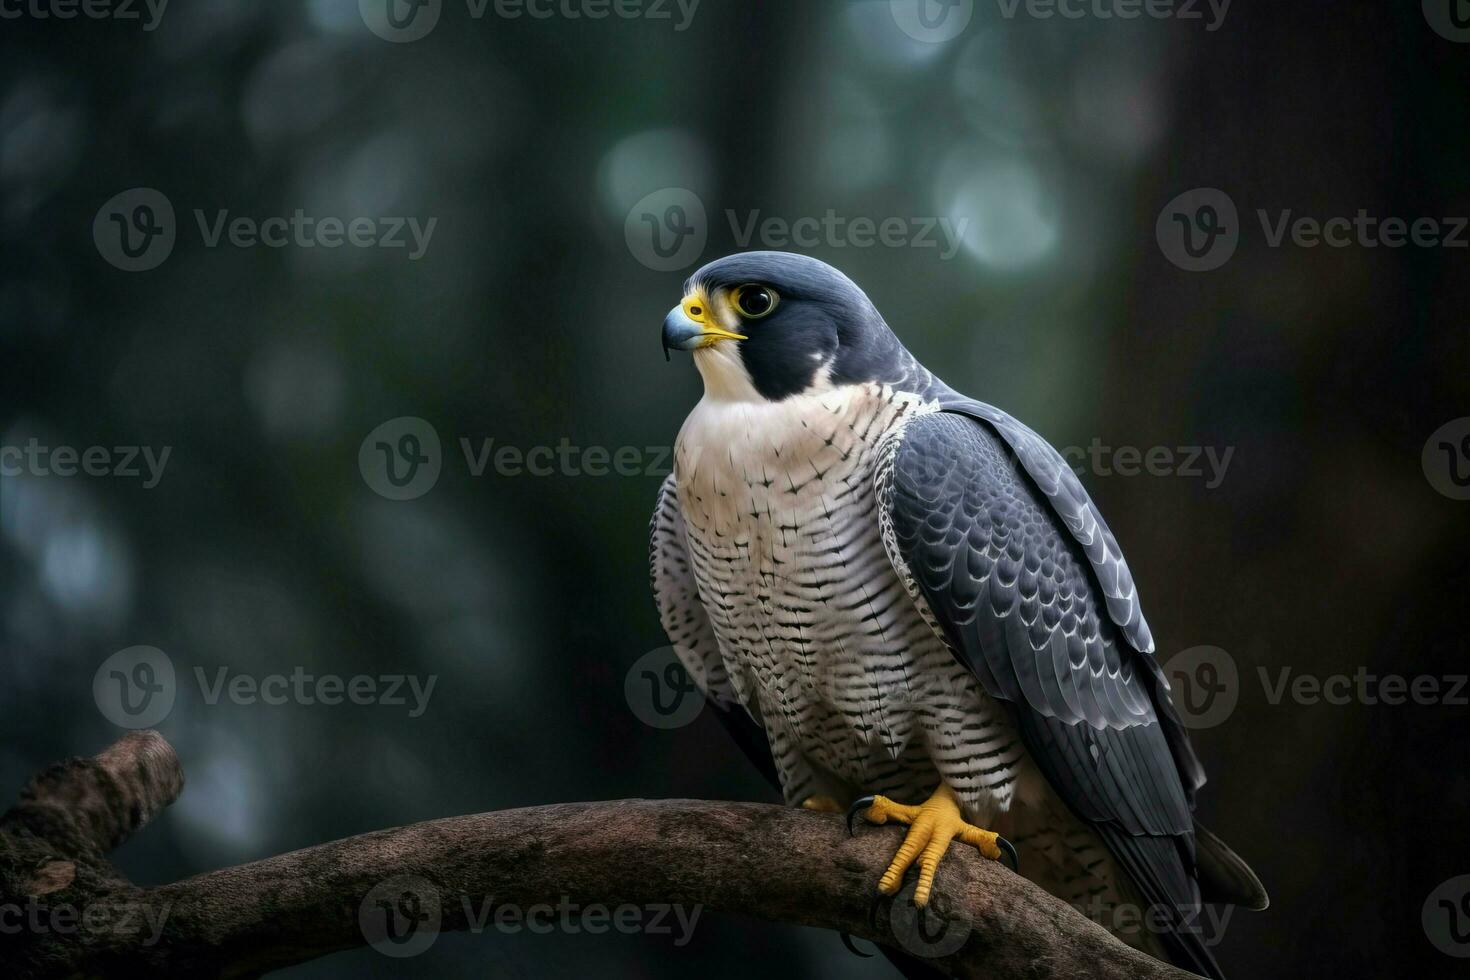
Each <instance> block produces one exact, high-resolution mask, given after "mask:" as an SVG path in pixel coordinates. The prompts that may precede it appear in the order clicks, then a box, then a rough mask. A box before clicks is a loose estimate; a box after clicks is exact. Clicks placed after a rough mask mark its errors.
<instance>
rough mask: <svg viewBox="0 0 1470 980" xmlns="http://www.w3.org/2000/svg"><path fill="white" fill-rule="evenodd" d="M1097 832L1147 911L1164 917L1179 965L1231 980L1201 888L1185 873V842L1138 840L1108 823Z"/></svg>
mask: <svg viewBox="0 0 1470 980" xmlns="http://www.w3.org/2000/svg"><path fill="white" fill-rule="evenodd" d="M1097 829H1098V832H1099V833H1100V834H1101V835H1102V837H1103V840H1104V841H1106V842H1107V845H1108V847H1109V849H1111V850H1112V852H1113V854H1114V856H1115V857H1117V858H1118V860H1119V861H1120V862H1121V863H1122V864H1123V866H1124V868H1126V869H1127V870H1128V872H1129V874H1130V876H1131V877H1132V879H1133V883H1134V885H1135V886H1136V887H1137V889H1138V891H1139V893H1140V894H1141V896H1142V898H1143V900H1144V902H1145V903H1147V905H1148V908H1147V909H1144V910H1142V911H1143V912H1145V914H1146V915H1147V916H1148V917H1149V918H1150V919H1152V920H1153V921H1157V919H1155V918H1154V917H1155V916H1156V915H1162V916H1163V917H1164V919H1165V922H1164V924H1163V928H1161V929H1159V931H1158V933H1157V936H1158V940H1159V942H1160V944H1161V945H1162V946H1163V947H1164V949H1165V950H1166V951H1167V952H1168V954H1169V958H1170V959H1172V960H1173V961H1174V964H1175V965H1176V966H1179V967H1181V968H1183V969H1186V970H1191V971H1193V972H1195V973H1198V974H1199V975H1200V976H1203V977H1209V978H1211V980H1225V974H1224V973H1223V972H1221V970H1220V964H1218V963H1216V962H1215V957H1214V956H1213V955H1211V953H1210V950H1209V947H1208V946H1206V945H1205V938H1206V937H1205V936H1204V935H1203V934H1202V932H1201V930H1200V926H1201V921H1200V919H1201V916H1200V902H1199V887H1198V886H1197V885H1196V884H1195V882H1194V879H1193V878H1192V877H1191V876H1190V873H1189V872H1188V871H1187V870H1186V869H1185V865H1184V857H1183V855H1182V854H1181V853H1180V844H1179V841H1178V840H1177V839H1176V838H1173V837H1150V836H1146V835H1140V836H1134V835H1133V834H1129V833H1127V832H1126V831H1122V830H1119V829H1117V828H1116V827H1111V826H1108V825H1106V824H1102V825H1098V828H1097ZM1155 910H1157V911H1155Z"/></svg>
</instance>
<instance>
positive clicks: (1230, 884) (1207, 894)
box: [1194, 823, 1271, 912]
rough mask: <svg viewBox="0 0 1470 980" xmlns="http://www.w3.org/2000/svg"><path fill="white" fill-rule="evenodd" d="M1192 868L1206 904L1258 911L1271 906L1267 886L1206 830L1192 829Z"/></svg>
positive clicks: (1241, 860) (1199, 827) (1248, 866)
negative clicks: (1195, 871)
mask: <svg viewBox="0 0 1470 980" xmlns="http://www.w3.org/2000/svg"><path fill="white" fill-rule="evenodd" d="M1194 846H1195V864H1196V865H1197V868H1198V872H1199V890H1200V896H1201V897H1202V898H1203V899H1204V900H1205V901H1206V902H1217V903H1219V904H1221V905H1239V906H1242V907H1243V908H1248V909H1252V910H1254V911H1257V912H1259V911H1261V910H1262V909H1264V908H1266V907H1267V906H1268V905H1270V904H1271V897H1270V896H1269V895H1267V894H1266V886H1264V885H1262V884H1261V879H1259V878H1257V877H1256V873H1255V872H1254V871H1252V870H1251V868H1250V865H1248V864H1246V863H1245V861H1244V860H1243V859H1242V858H1241V856H1240V855H1239V854H1236V853H1235V852H1234V851H1232V850H1231V849H1230V847H1229V845H1227V844H1226V843H1225V842H1224V841H1222V840H1221V839H1220V838H1218V837H1216V836H1215V835H1214V834H1212V833H1210V831H1209V830H1208V829H1206V828H1205V827H1202V826H1200V825H1199V824H1198V823H1196V824H1195V825H1194Z"/></svg>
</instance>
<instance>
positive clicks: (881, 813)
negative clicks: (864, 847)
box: [847, 783, 1016, 908]
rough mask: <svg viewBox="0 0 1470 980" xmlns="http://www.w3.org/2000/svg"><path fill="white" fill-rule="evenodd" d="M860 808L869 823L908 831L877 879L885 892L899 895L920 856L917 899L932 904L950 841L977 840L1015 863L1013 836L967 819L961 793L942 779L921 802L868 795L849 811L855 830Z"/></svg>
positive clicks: (994, 855)
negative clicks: (897, 825)
mask: <svg viewBox="0 0 1470 980" xmlns="http://www.w3.org/2000/svg"><path fill="white" fill-rule="evenodd" d="M859 813H861V814H862V816H863V819H865V820H867V821H868V822H869V823H877V824H883V823H888V822H889V821H890V820H891V821H893V822H895V823H902V824H907V825H908V828H909V832H908V834H907V836H905V837H904V839H903V846H902V847H900V848H899V849H898V854H896V855H894V858H893V863H892V864H890V865H888V870H887V871H885V872H883V877H882V878H880V879H878V890H879V891H880V892H882V893H883V894H885V895H894V894H897V892H898V889H899V886H900V885H901V884H903V876H904V874H905V873H906V872H907V871H908V869H909V868H910V866H912V865H913V863H914V861H915V860H916V859H917V860H918V862H919V884H918V887H916V888H915V889H914V904H915V905H917V906H919V907H920V908H923V907H924V906H926V905H928V904H929V893H930V892H931V891H933V889H934V872H935V871H937V870H938V869H939V861H940V859H941V858H943V857H944V852H945V851H946V850H948V849H949V842H950V841H952V840H956V839H958V840H962V841H964V842H965V843H966V844H973V845H974V846H975V847H976V848H978V849H979V850H980V853H981V854H983V855H985V856H986V857H988V858H990V859H991V860H992V861H997V860H1000V857H1001V854H1002V853H1004V854H1005V855H1006V856H1008V857H1009V858H1010V859H1011V866H1012V867H1015V865H1016V849H1015V848H1014V847H1012V846H1011V843H1010V841H1008V840H1006V839H1005V838H1004V837H1001V836H1000V835H999V834H997V833H995V832H993V831H989V830H983V829H981V828H979V827H976V826H974V825H972V824H968V823H966V822H965V820H964V817H963V816H962V815H961V814H960V800H959V797H958V796H956V795H955V792H954V790H952V789H950V788H949V787H948V786H946V785H944V784H943V783H941V784H940V785H939V788H938V789H937V790H935V791H934V795H933V796H931V797H929V799H928V800H927V801H925V802H924V803H923V804H922V805H921V806H906V805H904V804H902V803H895V802H893V801H892V800H890V799H888V798H887V797H886V796H868V797H864V798H863V799H861V800H858V801H857V802H856V803H854V804H853V805H852V807H851V808H850V809H849V810H848V811H847V825H848V829H849V830H851V829H852V818H853V817H854V816H857V815H858V814H859Z"/></svg>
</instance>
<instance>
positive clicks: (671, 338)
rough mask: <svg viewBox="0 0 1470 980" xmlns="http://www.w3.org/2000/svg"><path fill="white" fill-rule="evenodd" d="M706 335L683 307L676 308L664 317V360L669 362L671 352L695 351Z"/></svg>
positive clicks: (702, 328)
mask: <svg viewBox="0 0 1470 980" xmlns="http://www.w3.org/2000/svg"><path fill="white" fill-rule="evenodd" d="M703 335H704V327H702V326H700V325H699V324H697V323H695V322H694V321H693V320H691V319H689V317H688V316H687V315H686V314H685V313H684V307H683V305H679V306H676V307H674V308H673V309H672V310H670V311H669V315H668V316H666V317H664V360H666V361H667V360H669V351H670V350H671V349H672V350H694V348H696V347H698V346H699V344H700V341H701V340H702V338H703Z"/></svg>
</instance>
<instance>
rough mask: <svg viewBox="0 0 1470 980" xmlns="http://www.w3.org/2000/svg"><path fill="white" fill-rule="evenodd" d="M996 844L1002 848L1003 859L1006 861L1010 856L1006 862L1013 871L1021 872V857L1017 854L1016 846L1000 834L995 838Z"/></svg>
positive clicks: (1001, 855)
mask: <svg viewBox="0 0 1470 980" xmlns="http://www.w3.org/2000/svg"><path fill="white" fill-rule="evenodd" d="M995 846H996V847H999V848H1000V857H1001V860H1002V861H1005V859H1006V858H1008V857H1009V858H1010V860H1009V861H1006V863H1007V864H1009V865H1010V866H1011V870H1012V871H1014V872H1015V873H1016V874H1020V873H1021V859H1020V858H1019V857H1017V856H1016V848H1015V846H1014V845H1013V844H1012V843H1011V842H1010V841H1008V840H1006V839H1005V838H1004V837H1000V836H997V837H996V838H995Z"/></svg>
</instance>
